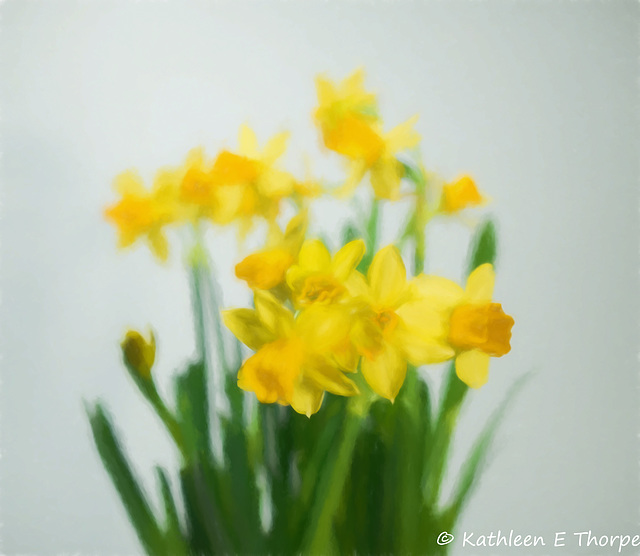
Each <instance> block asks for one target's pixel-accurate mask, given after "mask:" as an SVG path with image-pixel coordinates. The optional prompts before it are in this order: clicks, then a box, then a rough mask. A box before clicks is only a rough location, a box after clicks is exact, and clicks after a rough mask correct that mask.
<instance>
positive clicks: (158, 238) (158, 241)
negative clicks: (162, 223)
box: [149, 229, 169, 262]
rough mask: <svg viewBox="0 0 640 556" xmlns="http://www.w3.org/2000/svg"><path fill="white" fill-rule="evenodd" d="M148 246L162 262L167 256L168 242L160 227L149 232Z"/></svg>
mask: <svg viewBox="0 0 640 556" xmlns="http://www.w3.org/2000/svg"><path fill="white" fill-rule="evenodd" d="M149 247H150V248H151V252H152V253H153V254H154V255H155V256H156V258H157V259H158V260H160V261H163V262H164V261H166V260H167V258H168V257H169V243H168V242H167V238H166V237H165V236H164V234H163V233H162V231H161V230H160V229H154V230H151V231H150V232H149Z"/></svg>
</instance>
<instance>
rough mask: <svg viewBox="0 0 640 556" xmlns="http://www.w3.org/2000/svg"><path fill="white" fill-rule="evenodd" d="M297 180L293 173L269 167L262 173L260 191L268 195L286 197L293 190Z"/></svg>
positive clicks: (259, 181) (258, 187)
mask: <svg viewBox="0 0 640 556" xmlns="http://www.w3.org/2000/svg"><path fill="white" fill-rule="evenodd" d="M294 184H295V180H294V179H293V176H292V175H291V174H288V173H287V172H282V171H280V170H275V169H273V168H269V169H268V170H265V171H264V172H262V174H261V175H260V178H259V179H258V182H257V184H256V186H257V189H258V191H259V192H260V193H261V194H262V195H265V196H267V197H284V196H285V195H289V193H291V192H292V191H293V186H294Z"/></svg>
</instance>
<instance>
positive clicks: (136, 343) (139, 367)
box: [121, 330, 156, 380]
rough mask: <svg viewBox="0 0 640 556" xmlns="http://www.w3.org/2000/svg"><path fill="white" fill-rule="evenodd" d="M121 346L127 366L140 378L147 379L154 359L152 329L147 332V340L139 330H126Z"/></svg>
mask: <svg viewBox="0 0 640 556" xmlns="http://www.w3.org/2000/svg"><path fill="white" fill-rule="evenodd" d="M121 347H122V354H123V356H124V360H125V362H126V363H127V366H128V367H129V368H130V369H131V370H132V371H133V372H135V373H136V374H137V375H138V376H139V377H141V378H142V379H144V380H149V379H150V378H151V369H152V367H153V363H154V362H155V359H156V339H155V336H154V335H153V331H150V332H149V340H147V339H146V338H144V337H143V336H142V334H140V333H139V332H136V331H135V330H128V331H127V333H126V335H125V337H124V340H122V344H121Z"/></svg>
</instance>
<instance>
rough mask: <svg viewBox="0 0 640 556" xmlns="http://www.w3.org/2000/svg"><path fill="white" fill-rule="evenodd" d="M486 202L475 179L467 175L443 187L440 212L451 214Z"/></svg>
mask: <svg viewBox="0 0 640 556" xmlns="http://www.w3.org/2000/svg"><path fill="white" fill-rule="evenodd" d="M485 202H486V199H485V198H484V197H483V196H482V195H481V194H480V192H479V191H478V188H477V187H476V184H475V181H474V180H473V178H472V177H471V176H466V175H465V176H462V177H460V178H458V179H457V180H456V181H454V182H452V183H448V184H445V185H444V186H443V188H442V197H441V199H440V211H441V212H444V213H447V214H451V213H455V212H459V211H461V210H463V209H465V208H467V207H474V206H479V205H483V204H484V203H485Z"/></svg>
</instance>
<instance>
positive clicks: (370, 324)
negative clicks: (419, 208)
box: [348, 245, 455, 401]
mask: <svg viewBox="0 0 640 556" xmlns="http://www.w3.org/2000/svg"><path fill="white" fill-rule="evenodd" d="M414 280H415V279H414ZM414 280H411V281H408V280H407V273H406V269H405V266H404V263H403V261H402V257H401V256H400V252H399V251H398V249H397V248H396V247H394V246H393V245H390V246H387V247H385V248H383V249H381V250H380V251H378V253H376V255H375V256H374V257H373V260H372V262H371V266H370V267H369V272H368V274H367V278H366V279H365V277H364V276H362V275H361V274H359V273H357V272H356V273H353V274H352V276H351V278H350V279H349V281H348V287H349V290H350V293H351V295H352V296H353V297H354V299H355V300H356V301H354V303H355V302H359V303H360V309H359V311H358V316H357V318H355V319H354V321H353V328H352V335H351V337H352V341H353V342H354V344H355V346H356V347H357V349H358V350H359V351H360V353H361V354H362V356H363V357H362V363H361V369H362V374H363V375H364V378H365V379H366V381H367V383H368V384H369V386H370V387H371V388H372V390H373V391H374V392H376V393H377V394H378V395H380V396H382V397H384V398H387V399H389V400H391V401H393V400H394V399H395V397H396V396H397V395H398V392H399V391H400V388H401V387H402V384H403V383H404V379H405V376H406V373H407V363H408V362H409V363H411V364H412V365H415V366H419V365H425V364H428V363H438V362H442V361H446V360H447V359H450V358H451V357H453V356H454V354H455V352H454V350H453V349H452V348H451V347H450V346H449V345H448V343H447V341H446V328H445V326H444V323H443V319H442V317H441V315H440V314H439V313H438V312H437V311H436V310H434V308H433V307H432V305H431V304H430V303H429V301H428V300H426V299H424V298H422V297H421V296H420V295H419V292H418V291H417V290H416V288H415V287H414Z"/></svg>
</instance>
